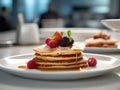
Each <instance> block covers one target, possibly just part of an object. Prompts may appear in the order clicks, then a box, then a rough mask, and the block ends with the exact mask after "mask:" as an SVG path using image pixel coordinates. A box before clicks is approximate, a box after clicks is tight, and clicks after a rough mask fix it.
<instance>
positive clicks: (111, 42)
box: [85, 38, 118, 48]
mask: <svg viewBox="0 0 120 90" xmlns="http://www.w3.org/2000/svg"><path fill="white" fill-rule="evenodd" d="M117 42H118V41H117V40H116V39H107V40H106V39H102V38H99V39H94V38H90V39H87V40H85V43H86V44H87V45H89V47H104V45H107V46H108V48H117Z"/></svg>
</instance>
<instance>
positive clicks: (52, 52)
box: [33, 46, 82, 56]
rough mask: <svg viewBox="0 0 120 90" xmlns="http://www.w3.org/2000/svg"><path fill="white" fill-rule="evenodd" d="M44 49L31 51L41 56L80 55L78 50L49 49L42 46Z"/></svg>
mask: <svg viewBox="0 0 120 90" xmlns="http://www.w3.org/2000/svg"><path fill="white" fill-rule="evenodd" d="M43 48H44V49H41V47H38V48H35V49H33V51H34V52H35V53H37V54H39V55H41V56H59V55H74V54H80V53H81V52H82V51H81V50H80V49H70V48H68V49H63V50H60V49H59V50H58V49H52V50H51V49H49V47H46V46H44V47H43Z"/></svg>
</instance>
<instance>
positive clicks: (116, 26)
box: [101, 19, 120, 32]
mask: <svg viewBox="0 0 120 90" xmlns="http://www.w3.org/2000/svg"><path fill="white" fill-rule="evenodd" d="M101 22H102V24H103V25H105V26H106V27H108V28H109V29H111V30H112V31H115V32H120V19H104V20H101Z"/></svg>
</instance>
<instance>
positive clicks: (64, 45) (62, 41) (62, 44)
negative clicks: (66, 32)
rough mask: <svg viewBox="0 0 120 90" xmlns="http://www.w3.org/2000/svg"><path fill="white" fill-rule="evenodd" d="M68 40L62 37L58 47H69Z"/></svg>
mask: <svg viewBox="0 0 120 90" xmlns="http://www.w3.org/2000/svg"><path fill="white" fill-rule="evenodd" d="M69 43H70V42H69V38H68V37H63V38H62V39H61V40H60V46H62V47H66V46H68V45H69Z"/></svg>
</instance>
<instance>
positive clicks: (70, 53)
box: [34, 46, 88, 71]
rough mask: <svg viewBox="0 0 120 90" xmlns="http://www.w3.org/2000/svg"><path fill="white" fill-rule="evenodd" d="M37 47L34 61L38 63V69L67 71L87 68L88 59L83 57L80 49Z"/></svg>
mask: <svg viewBox="0 0 120 90" xmlns="http://www.w3.org/2000/svg"><path fill="white" fill-rule="evenodd" d="M43 48H44V49H43ZM43 48H42V49H41V48H40V47H38V48H35V49H34V52H35V58H34V61H35V62H36V64H37V69H38V70H42V71H51V70H52V71H61V70H62V71H66V70H72V71H73V70H80V69H81V68H87V67H88V64H87V60H85V59H84V58H83V54H82V51H81V50H80V49H71V48H64V49H61V50H60V49H57V48H55V49H52V50H51V48H49V47H46V46H44V47H43Z"/></svg>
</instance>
